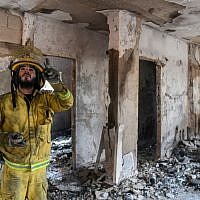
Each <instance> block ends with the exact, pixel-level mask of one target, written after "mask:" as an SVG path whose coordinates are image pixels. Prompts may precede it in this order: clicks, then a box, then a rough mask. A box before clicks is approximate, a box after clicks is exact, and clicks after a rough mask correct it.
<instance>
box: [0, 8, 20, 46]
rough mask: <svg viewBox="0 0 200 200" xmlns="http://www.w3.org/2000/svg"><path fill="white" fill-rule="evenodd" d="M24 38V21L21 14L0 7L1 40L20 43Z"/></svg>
mask: <svg viewBox="0 0 200 200" xmlns="http://www.w3.org/2000/svg"><path fill="white" fill-rule="evenodd" d="M21 38H22V21H21V19H20V17H19V16H16V15H12V14H11V13H10V12H8V11H7V10H4V9H0V42H9V43H15V44H20V43H21Z"/></svg>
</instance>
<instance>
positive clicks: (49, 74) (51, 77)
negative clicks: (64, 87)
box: [44, 67, 60, 84]
mask: <svg viewBox="0 0 200 200" xmlns="http://www.w3.org/2000/svg"><path fill="white" fill-rule="evenodd" d="M44 78H45V79H46V80H47V81H48V82H49V83H51V84H58V83H60V75H59V72H58V71H57V70H56V69H54V68H52V67H50V68H45V70H44Z"/></svg>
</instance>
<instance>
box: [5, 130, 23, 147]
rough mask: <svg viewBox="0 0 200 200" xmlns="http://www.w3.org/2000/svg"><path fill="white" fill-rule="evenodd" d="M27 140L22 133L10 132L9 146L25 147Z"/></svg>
mask: <svg viewBox="0 0 200 200" xmlns="http://www.w3.org/2000/svg"><path fill="white" fill-rule="evenodd" d="M25 145H26V140H25V139H24V138H23V135H22V134H21V133H17V132H15V133H8V146H9V147H24V146H25Z"/></svg>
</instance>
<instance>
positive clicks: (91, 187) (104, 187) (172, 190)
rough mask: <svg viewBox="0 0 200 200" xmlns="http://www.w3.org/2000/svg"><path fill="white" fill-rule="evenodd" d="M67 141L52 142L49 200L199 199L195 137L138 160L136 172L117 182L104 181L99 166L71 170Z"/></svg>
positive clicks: (199, 158) (199, 166)
mask: <svg viewBox="0 0 200 200" xmlns="http://www.w3.org/2000/svg"><path fill="white" fill-rule="evenodd" d="M64 141H65V142H64ZM70 145H71V139H70V138H59V139H56V141H53V142H52V157H51V164H50V166H49V168H48V180H49V191H48V199H49V200H61V199H62V200H64V199H72V200H85V199H86V200H93V199H97V200H101V199H102V200H103V199H107V200H122V199H123V200H143V199H144V200H147V199H148V200H158V199H162V200H165V199H166V200H167V199H172V200H174V199H176V200H183V199H185V198H184V196H183V195H185V196H187V195H188V196H190V197H191V198H188V199H191V200H200V162H199V161H200V150H199V147H200V140H198V139H194V140H190V141H181V142H180V143H179V144H178V146H177V147H176V148H175V149H174V150H173V154H172V156H171V157H170V158H169V159H163V160H157V161H156V162H154V161H144V160H143V161H142V160H140V161H139V162H138V172H137V174H136V176H135V177H132V178H130V179H127V180H124V181H122V182H121V183H120V184H119V185H111V184H110V182H108V181H107V180H108V177H107V175H106V174H105V171H104V169H103V166H100V167H99V170H98V172H96V171H95V170H94V166H90V167H88V168H83V169H79V171H76V172H73V171H72V160H71V146H70ZM181 195H182V196H181ZM192 196H194V198H192ZM186 199H187V198H186ZM186 199H185V200H186Z"/></svg>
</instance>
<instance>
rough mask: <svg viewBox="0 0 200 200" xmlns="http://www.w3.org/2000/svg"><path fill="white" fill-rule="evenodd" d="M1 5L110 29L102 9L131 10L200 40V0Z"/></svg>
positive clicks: (2, 1) (12, 0) (8, 1)
mask: <svg viewBox="0 0 200 200" xmlns="http://www.w3.org/2000/svg"><path fill="white" fill-rule="evenodd" d="M0 7H3V8H7V9H16V10H19V11H22V12H23V11H27V12H32V13H37V14H40V15H43V16H46V17H51V18H54V19H57V20H61V21H63V22H67V23H77V24H82V25H83V26H85V27H87V28H89V29H92V30H97V31H108V25H107V19H106V16H104V15H103V14H102V13H101V11H104V10H116V9H117V10H128V11H130V12H133V13H135V14H137V15H139V16H141V17H142V18H143V19H144V20H145V21H146V23H148V24H149V25H150V26H154V27H156V28H157V29H159V30H161V31H166V32H168V33H169V34H172V35H175V36H177V37H178V38H183V39H187V40H190V41H195V42H197V43H198V42H199V36H200V34H199V28H200V22H199V17H200V2H199V0H190V1H187V0H112V1H108V0H0Z"/></svg>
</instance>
